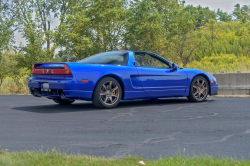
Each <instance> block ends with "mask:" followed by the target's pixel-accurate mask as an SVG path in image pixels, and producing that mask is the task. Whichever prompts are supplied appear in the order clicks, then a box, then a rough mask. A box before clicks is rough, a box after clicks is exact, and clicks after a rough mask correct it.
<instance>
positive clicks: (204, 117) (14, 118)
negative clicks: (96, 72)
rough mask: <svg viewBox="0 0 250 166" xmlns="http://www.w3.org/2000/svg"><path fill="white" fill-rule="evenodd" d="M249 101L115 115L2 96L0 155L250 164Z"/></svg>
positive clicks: (177, 103)
mask: <svg viewBox="0 0 250 166" xmlns="http://www.w3.org/2000/svg"><path fill="white" fill-rule="evenodd" d="M249 142H250V98H215V97H211V98H208V100H207V101H206V102H203V103H191V102H189V101H188V100H187V99H186V98H169V99H159V100H137V101H123V102H121V103H120V104H119V106H118V107H116V108H115V109H97V108H95V107H94V106H93V105H92V103H91V102H86V101H77V102H75V103H74V104H72V105H69V106H61V105H57V104H55V103H54V102H53V101H52V100H48V99H46V98H35V97H33V96H20V95H18V96H11V95H2V96H0V149H4V150H8V151H26V150H35V151H40V150H43V151H47V150H51V149H53V148H55V149H57V150H60V151H62V152H66V153H74V154H76V153H81V154H86V155H91V156H105V157H113V158H120V157H123V156H125V155H128V154H132V155H139V156H142V157H146V158H154V159H157V158H161V157H168V156H175V155H178V154H180V152H181V153H182V154H183V153H184V154H185V155H188V156H192V155H194V154H196V155H206V154H208V155H212V156H215V157H224V156H230V157H236V158H238V159H249V158H250V143H249Z"/></svg>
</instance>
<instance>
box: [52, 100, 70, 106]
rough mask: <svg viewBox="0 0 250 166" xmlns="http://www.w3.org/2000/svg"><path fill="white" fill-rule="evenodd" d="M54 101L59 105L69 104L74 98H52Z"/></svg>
mask: <svg viewBox="0 0 250 166" xmlns="http://www.w3.org/2000/svg"><path fill="white" fill-rule="evenodd" d="M52 100H53V101H54V102H55V103H57V104H60V105H70V104H72V103H74V101H75V100H66V99H52Z"/></svg>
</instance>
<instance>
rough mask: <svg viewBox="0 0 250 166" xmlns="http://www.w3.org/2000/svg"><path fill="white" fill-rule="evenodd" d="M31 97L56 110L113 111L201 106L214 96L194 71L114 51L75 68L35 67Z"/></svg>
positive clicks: (208, 79) (211, 83) (209, 79)
mask: <svg viewBox="0 0 250 166" xmlns="http://www.w3.org/2000/svg"><path fill="white" fill-rule="evenodd" d="M28 86H29V89H30V93H31V94H33V95H34V96H35V97H47V98H48V99H52V100H53V101H54V102H56V103H58V104H71V103H73V102H74V101H75V100H88V101H92V102H93V104H94V105H95V106H96V107H98V108H113V107H115V106H117V105H118V104H119V102H120V100H134V99H157V98H167V97H185V96H186V97H187V98H188V99H189V100H190V101H193V102H202V101H204V100H206V98H207V96H208V95H217V93H218V84H217V82H216V79H215V77H213V76H212V75H210V74H208V73H206V72H204V71H201V70H197V69H183V68H178V67H177V65H176V64H174V63H170V62H169V61H168V60H166V59H164V58H162V57H161V56H159V55H156V54H154V53H151V52H146V51H112V52H105V53H100V54H97V55H93V56H90V57H88V58H85V59H83V60H80V61H78V62H65V63H64V62H63V63H61V62H60V63H36V64H34V65H33V67H32V77H31V78H29V79H28Z"/></svg>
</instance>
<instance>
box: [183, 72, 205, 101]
mask: <svg viewBox="0 0 250 166" xmlns="http://www.w3.org/2000/svg"><path fill="white" fill-rule="evenodd" d="M208 93H209V84H208V82H207V80H206V79H205V78H204V77H202V76H198V77H196V78H194V80H193V81H192V83H191V85H190V89H189V96H188V97H187V98H188V99H189V100H190V101H193V102H202V101H204V100H206V98H207V96H208Z"/></svg>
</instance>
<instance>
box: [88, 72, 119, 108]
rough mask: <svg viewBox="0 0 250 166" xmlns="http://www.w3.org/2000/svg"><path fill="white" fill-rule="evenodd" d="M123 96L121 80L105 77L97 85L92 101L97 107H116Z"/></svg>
mask: <svg viewBox="0 0 250 166" xmlns="http://www.w3.org/2000/svg"><path fill="white" fill-rule="evenodd" d="M110 85H111V87H110ZM121 97H122V89H121V85H120V84H119V82H118V81H117V80H116V79H114V78H112V77H104V78H102V79H101V80H100V81H99V82H98V83H97V85H96V88H95V90H94V93H93V97H92V103H93V104H94V105H95V106H96V107H97V108H114V107H116V106H117V105H118V104H119V103H120V100H121Z"/></svg>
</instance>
